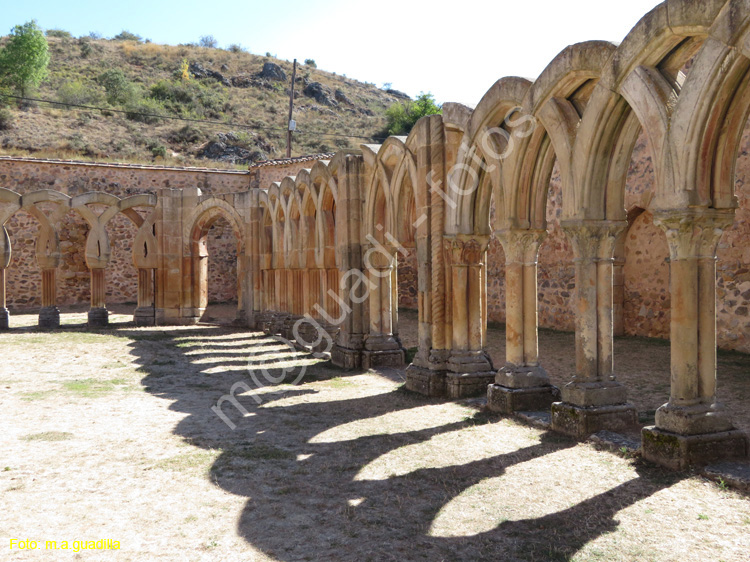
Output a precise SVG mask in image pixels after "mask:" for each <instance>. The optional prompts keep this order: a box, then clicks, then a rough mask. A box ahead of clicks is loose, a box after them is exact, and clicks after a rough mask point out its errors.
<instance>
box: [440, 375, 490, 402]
mask: <svg viewBox="0 0 750 562" xmlns="http://www.w3.org/2000/svg"><path fill="white" fill-rule="evenodd" d="M495 375H496V373H495V372H494V371H483V372H478V373H451V372H449V373H447V374H446V375H445V395H446V396H447V397H448V398H451V399H456V398H468V397H470V396H480V395H482V394H485V393H486V392H487V387H488V386H489V385H490V384H492V383H493V382H494V381H495Z"/></svg>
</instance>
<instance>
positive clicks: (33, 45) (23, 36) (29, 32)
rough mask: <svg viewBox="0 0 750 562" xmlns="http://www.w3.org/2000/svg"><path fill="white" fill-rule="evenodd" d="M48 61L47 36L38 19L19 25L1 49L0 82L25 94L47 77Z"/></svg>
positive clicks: (22, 94)
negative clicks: (38, 23)
mask: <svg viewBox="0 0 750 562" xmlns="http://www.w3.org/2000/svg"><path fill="white" fill-rule="evenodd" d="M48 64H49V47H48V46H47V39H46V38H45V37H44V33H43V32H42V30H41V29H40V28H39V26H38V25H37V24H36V20H31V21H29V22H26V23H25V24H23V25H17V26H15V27H14V28H13V29H12V30H11V32H10V40H9V41H8V43H7V45H5V48H3V49H2V50H0V84H1V85H3V86H6V87H10V88H11V89H12V90H13V91H14V92H16V93H17V94H18V95H21V96H25V95H26V94H28V93H29V92H31V91H32V90H33V89H35V88H37V87H38V86H39V84H40V83H41V82H42V80H44V79H45V78H46V77H47V65H48Z"/></svg>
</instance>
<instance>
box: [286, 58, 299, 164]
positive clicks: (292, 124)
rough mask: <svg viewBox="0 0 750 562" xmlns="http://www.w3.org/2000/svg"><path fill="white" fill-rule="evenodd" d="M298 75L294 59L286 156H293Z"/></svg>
mask: <svg viewBox="0 0 750 562" xmlns="http://www.w3.org/2000/svg"><path fill="white" fill-rule="evenodd" d="M296 77H297V59H294V66H292V88H291V92H290V94H289V126H288V127H287V130H286V157H287V158H291V157H292V132H293V131H294V130H295V129H296V128H297V123H295V122H294V119H292V111H294V80H295V78H296Z"/></svg>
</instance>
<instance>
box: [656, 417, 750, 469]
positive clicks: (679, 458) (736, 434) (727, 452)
mask: <svg viewBox="0 0 750 562" xmlns="http://www.w3.org/2000/svg"><path fill="white" fill-rule="evenodd" d="M641 436H642V439H641V441H642V452H643V458H644V459H646V460H648V461H651V462H653V463H656V464H659V465H661V466H665V467H667V468H671V469H673V470H685V469H687V468H689V467H691V466H701V465H706V464H709V463H713V462H718V461H722V460H729V459H745V458H747V457H748V454H749V453H750V442H748V438H747V436H746V435H745V433H744V432H742V431H740V430H738V429H732V430H731V431H721V432H717V433H704V434H702V435H678V434H676V433H672V432H669V431H664V430H662V429H659V428H656V427H644V428H643V431H642V433H641Z"/></svg>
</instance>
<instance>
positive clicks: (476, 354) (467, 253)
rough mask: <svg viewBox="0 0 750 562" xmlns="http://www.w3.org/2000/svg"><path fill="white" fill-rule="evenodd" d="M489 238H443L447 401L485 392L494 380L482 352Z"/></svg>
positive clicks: (484, 354) (459, 236) (490, 367)
mask: <svg viewBox="0 0 750 562" xmlns="http://www.w3.org/2000/svg"><path fill="white" fill-rule="evenodd" d="M488 244H489V236H479V235H463V234H459V235H457V236H446V237H445V246H444V247H445V251H446V259H447V260H449V261H450V271H451V283H450V285H451V291H452V302H451V308H452V321H453V326H452V328H453V329H452V342H451V354H450V358H449V359H448V373H447V374H446V381H445V392H446V395H447V396H448V397H449V398H461V397H463V396H472V395H475V394H480V393H484V392H486V391H487V385H489V384H490V383H492V382H493V380H494V379H495V371H494V368H493V366H492V360H491V359H490V356H489V355H488V354H487V352H486V351H485V349H484V345H485V329H486V325H485V314H486V300H487V280H486V265H485V258H486V256H487V245H488Z"/></svg>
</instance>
